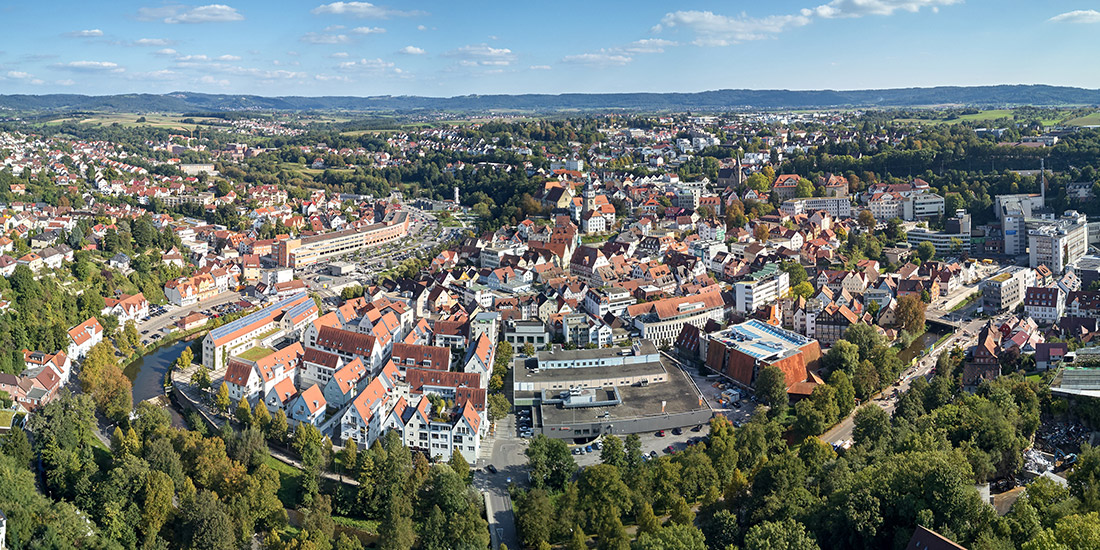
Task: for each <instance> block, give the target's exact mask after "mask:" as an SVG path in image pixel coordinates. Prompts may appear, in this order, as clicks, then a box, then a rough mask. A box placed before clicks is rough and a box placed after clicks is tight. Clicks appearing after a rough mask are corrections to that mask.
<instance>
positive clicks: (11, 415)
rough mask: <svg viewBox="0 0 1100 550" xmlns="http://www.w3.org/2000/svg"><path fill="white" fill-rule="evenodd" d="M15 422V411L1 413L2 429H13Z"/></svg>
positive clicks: (0, 424)
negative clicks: (12, 424) (13, 422)
mask: <svg viewBox="0 0 1100 550" xmlns="http://www.w3.org/2000/svg"><path fill="white" fill-rule="evenodd" d="M13 420H15V411H8V410H4V411H0V428H5V429H7V428H11V423H12V421H13Z"/></svg>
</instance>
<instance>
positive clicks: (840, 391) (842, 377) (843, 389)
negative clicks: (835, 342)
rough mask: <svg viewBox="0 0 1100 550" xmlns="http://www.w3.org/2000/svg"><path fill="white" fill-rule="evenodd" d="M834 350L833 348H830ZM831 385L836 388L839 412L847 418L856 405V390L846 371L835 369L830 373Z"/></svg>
mask: <svg viewBox="0 0 1100 550" xmlns="http://www.w3.org/2000/svg"><path fill="white" fill-rule="evenodd" d="M830 351H832V350H830ZM829 385H830V386H832V387H833V389H835V390H836V406H837V413H838V414H839V416H840V418H845V417H847V416H848V414H849V413H851V412H852V409H854V408H855V407H856V390H855V388H854V387H852V381H851V379H849V378H848V375H847V374H845V373H844V371H833V373H832V374H830V375H829Z"/></svg>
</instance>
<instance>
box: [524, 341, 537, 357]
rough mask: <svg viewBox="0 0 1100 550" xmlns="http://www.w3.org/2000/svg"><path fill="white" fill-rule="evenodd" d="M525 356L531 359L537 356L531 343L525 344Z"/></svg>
mask: <svg viewBox="0 0 1100 550" xmlns="http://www.w3.org/2000/svg"><path fill="white" fill-rule="evenodd" d="M523 354H524V355H526V356H528V357H530V356H532V355H534V354H535V345H534V344H532V343H531V342H527V343H526V344H523Z"/></svg>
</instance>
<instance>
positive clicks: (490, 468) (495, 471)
mask: <svg viewBox="0 0 1100 550" xmlns="http://www.w3.org/2000/svg"><path fill="white" fill-rule="evenodd" d="M485 469H486V470H489V473H490V474H495V473H497V467H496V466H493V465H492V464H490V465H488V466H486V467H485Z"/></svg>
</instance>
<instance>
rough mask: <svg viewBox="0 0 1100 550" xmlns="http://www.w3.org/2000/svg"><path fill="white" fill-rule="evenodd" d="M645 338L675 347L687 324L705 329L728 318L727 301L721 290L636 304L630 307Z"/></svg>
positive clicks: (631, 315)
mask: <svg viewBox="0 0 1100 550" xmlns="http://www.w3.org/2000/svg"><path fill="white" fill-rule="evenodd" d="M626 315H627V317H629V318H631V319H633V322H634V328H636V329H637V330H638V331H639V332H640V333H641V337H642V338H643V339H646V340H649V341H651V342H653V343H654V344H656V345H657V346H667V345H672V342H673V341H675V340H676V337H677V336H678V335H679V334H680V330H681V329H683V328H684V325H686V324H690V325H693V326H696V327H700V328H701V327H702V326H703V325H705V324H706V322H707V320H708V319H710V320H714V321H716V322H717V321H721V320H722V319H723V318H724V317H725V301H724V300H723V299H722V293H721V292H719V291H717V290H712V291H708V292H703V293H702V294H697V295H694V296H681V297H677V298H665V299H663V300H657V301H654V302H646V303H642V304H635V305H632V306H630V307H628V308H626Z"/></svg>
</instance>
